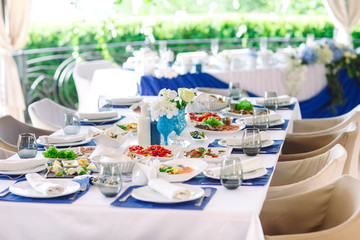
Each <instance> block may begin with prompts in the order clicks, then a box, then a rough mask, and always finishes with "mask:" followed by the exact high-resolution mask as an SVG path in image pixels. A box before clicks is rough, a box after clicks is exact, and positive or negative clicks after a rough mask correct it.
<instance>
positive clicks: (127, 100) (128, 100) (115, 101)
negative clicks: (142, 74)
mask: <svg viewBox="0 0 360 240" xmlns="http://www.w3.org/2000/svg"><path fill="white" fill-rule="evenodd" d="M143 99H144V98H142V97H123V98H112V99H111V102H112V103H113V104H126V103H136V102H140V101H141V100H143Z"/></svg>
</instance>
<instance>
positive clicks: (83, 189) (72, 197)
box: [68, 183, 87, 200]
mask: <svg viewBox="0 0 360 240" xmlns="http://www.w3.org/2000/svg"><path fill="white" fill-rule="evenodd" d="M86 189H87V183H82V184H81V186H80V189H79V191H77V192H76V193H74V194H73V195H71V196H70V197H69V198H68V199H69V200H74V199H75V198H76V196H77V195H78V193H79V192H84V191H85V190H86Z"/></svg>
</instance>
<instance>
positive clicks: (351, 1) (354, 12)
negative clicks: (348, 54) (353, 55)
mask: <svg viewBox="0 0 360 240" xmlns="http://www.w3.org/2000/svg"><path fill="white" fill-rule="evenodd" d="M323 1H324V5H325V8H326V10H327V12H328V14H329V16H331V17H332V18H333V21H334V26H335V32H334V39H335V42H337V43H343V44H345V45H347V46H351V47H352V38H351V31H352V30H353V29H354V27H355V26H356V24H357V22H358V21H359V18H360V0H323Z"/></svg>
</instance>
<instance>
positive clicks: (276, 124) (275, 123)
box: [235, 119, 285, 130]
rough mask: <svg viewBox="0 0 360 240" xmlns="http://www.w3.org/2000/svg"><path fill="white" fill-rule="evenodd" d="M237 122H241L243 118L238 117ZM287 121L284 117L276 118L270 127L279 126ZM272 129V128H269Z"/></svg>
mask: <svg viewBox="0 0 360 240" xmlns="http://www.w3.org/2000/svg"><path fill="white" fill-rule="evenodd" d="M235 122H236V123H240V122H241V119H236V121H235ZM284 123H285V120H284V119H279V120H276V121H274V122H270V127H274V126H278V125H282V124H284ZM246 125H247V126H252V124H246ZM269 130H270V129H269Z"/></svg>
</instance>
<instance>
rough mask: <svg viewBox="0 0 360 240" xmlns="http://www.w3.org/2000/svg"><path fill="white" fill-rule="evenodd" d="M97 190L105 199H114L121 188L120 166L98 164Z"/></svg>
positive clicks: (106, 163) (110, 163)
mask: <svg viewBox="0 0 360 240" xmlns="http://www.w3.org/2000/svg"><path fill="white" fill-rule="evenodd" d="M98 164H99V166H100V169H99V177H98V180H97V184H98V186H99V190H100V192H101V193H102V194H104V196H106V197H115V196H116V195H117V194H118V193H119V192H120V191H121V188H122V179H121V172H120V164H121V163H118V162H114V163H113V162H99V163H98Z"/></svg>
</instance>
